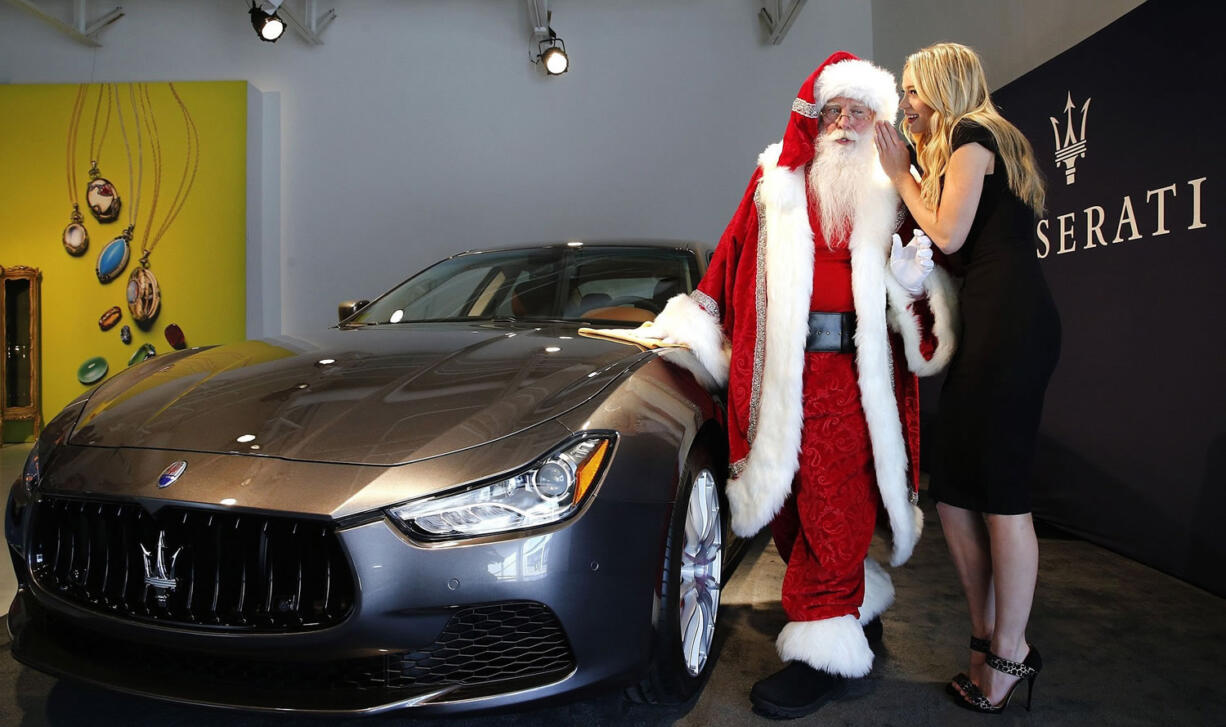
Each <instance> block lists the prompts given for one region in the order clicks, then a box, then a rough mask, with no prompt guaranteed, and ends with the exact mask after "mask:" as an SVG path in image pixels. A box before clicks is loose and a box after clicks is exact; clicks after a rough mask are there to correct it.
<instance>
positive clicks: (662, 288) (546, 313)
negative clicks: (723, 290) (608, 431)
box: [353, 246, 698, 323]
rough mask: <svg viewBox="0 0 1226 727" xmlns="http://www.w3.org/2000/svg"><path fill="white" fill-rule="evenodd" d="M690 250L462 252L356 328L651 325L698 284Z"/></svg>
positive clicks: (397, 292)
mask: <svg viewBox="0 0 1226 727" xmlns="http://www.w3.org/2000/svg"><path fill="white" fill-rule="evenodd" d="M697 282H698V278H697V259H696V258H695V256H694V254H693V253H692V252H690V251H688V250H684V249H670V248H659V247H628V246H627V247H616V246H591V247H583V248H572V247H565V248H563V247H548V248H527V249H523V250H499V251H492V252H482V253H468V254H464V255H457V256H456V257H454V258H450V259H448V260H444V261H443V262H441V263H438V264H436V265H434V266H432V267H429V268H427V269H426V270H424V271H422V272H421V273H419V274H417V275H415V276H414V277H412V278H410V279H409V280H407V281H405V282H404V283H402V284H401V285H399V286H397V287H396V288H394V289H392V290H391V291H390V292H388V293H386V294H385V295H383V296H382V297H380V298H379V299H378V300H376V301H375V302H374V303H372V304H370V305H369V306H367V307H366V308H364V309H363V310H362V311H361V312H360V313H359V314H358V315H357V316H356V317H355V318H354V319H353V322H355V323H401V322H410V321H430V320H454V319H464V318H474V319H480V318H492V317H514V318H522V319H533V318H550V319H558V318H562V319H569V320H576V321H583V320H620V321H634V320H650V319H651V318H653V317H654V315H655V313H658V312H659V311H660V310H661V309H662V308H663V307H664V304H665V303H666V302H667V301H668V299H669V298H670V297H672V296H673V295H676V294H678V293H688V292H690V291H691V290H693V288H694V286H695V285H696V284H697Z"/></svg>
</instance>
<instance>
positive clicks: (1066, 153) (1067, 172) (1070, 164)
mask: <svg viewBox="0 0 1226 727" xmlns="http://www.w3.org/2000/svg"><path fill="white" fill-rule="evenodd" d="M1075 108H1076V106H1074V105H1073V92H1072V91H1069V92H1068V103H1066V104H1065V105H1064V114H1065V116H1066V117H1067V120H1066V122H1065V127H1064V139H1063V140H1061V139H1060V122H1059V121H1056V117H1054V116H1049V117H1047V118H1049V119H1051V130H1052V133H1053V134H1055V136H1056V166H1057V167H1058V166H1060V165H1061V164H1063V165H1064V183H1065V184H1072V183H1073V182H1074V181H1076V175H1077V170H1076V169H1075V165H1076V164H1077V158H1078V157H1084V156H1085V155H1086V110H1087V109H1089V108H1090V98H1088V97H1087V98H1086V102H1085V103H1084V104H1082V106H1081V136H1078V135H1077V134H1076V133H1075V132H1074V131H1073V109H1075Z"/></svg>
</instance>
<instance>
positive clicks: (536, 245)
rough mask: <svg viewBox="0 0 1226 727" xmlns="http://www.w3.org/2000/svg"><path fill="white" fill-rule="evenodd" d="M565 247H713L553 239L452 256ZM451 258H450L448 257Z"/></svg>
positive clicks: (666, 242)
mask: <svg viewBox="0 0 1226 727" xmlns="http://www.w3.org/2000/svg"><path fill="white" fill-rule="evenodd" d="M564 247H654V248H660V249H667V250H688V251H691V252H694V253H696V254H698V255H699V256H700V257H702V256H705V255H706V253H707V252H709V251H710V250H711V247H710V246H709V245H707V244H706V243H703V242H698V241H696V240H669V239H630V240H623V239H612V240H577V239H576V240H568V241H556V240H555V241H551V242H525V243H516V244H510V245H500V246H498V247H488V248H480V249H473V250H465V251H464V252H459V253H456V254H455V255H452V256H451V257H459V256H461V255H473V254H476V253H483V252H502V251H504V250H532V249H553V248H564ZM448 259H450V258H448Z"/></svg>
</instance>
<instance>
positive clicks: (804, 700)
mask: <svg viewBox="0 0 1226 727" xmlns="http://www.w3.org/2000/svg"><path fill="white" fill-rule="evenodd" d="M897 106H898V96H897V93H896V91H895V86H894V77H893V76H892V75H891V74H890V73H889V72H888V71H885V70H883V69H881V68H878V67H876V66H874V65H872V64H871V63H868V62H866V61H863V60H860V59H858V58H856V57H855V56H853V55H852V54H850V53H846V52H838V53H835V54H834V55H832V56H830V58H828V59H827V60H826V61H825V62H824V63H823V64H822V65H821V66H819V67H818V68H817V69H816V70H815V71H814V72H813V73H812V74H811V75H810V76H809V78H808V79H806V80H805V83H804V85H803V86H802V87H801V89H800V93H799V94H798V98H797V99H796V100H795V101H794V102H793V103H792V114H791V118H790V121H789V124H788V127H787V130H786V132H785V134H784V138H783V141H782V142H781V143H778V144H774V145H772V146H770V147H767V149H766V151H764V152H763V153H762V154H761V156H760V157H759V159H758V168H757V170H756V171H755V172H754V175H753V178H752V179H751V180H750V183H749V188H748V189H747V190H746V192H745V196H744V198H743V200H742V201H741V205H740V207H739V208H738V209H737V212H736V216H734V217H733V218H732V222H731V223H730V224H729V225H728V228H727V230H726V231H725V232H724V234H723V236H722V237H721V238H720V241H719V246H718V247H717V248H716V250H715V255H714V257H713V258H712V259H711V264H710V267H709V268H708V270H707V273H706V275H705V276H704V277H703V279H702V281H701V282H700V283H699V285H698V289H697V290H696V291H695V292H694V293H692V294H690V295H689V296H684V295H682V296H677V297H675V298H673V299H671V300H670V301H669V303H668V306H667V307H666V308H665V309H664V311H663V312H662V313H661V314H660V315H659V316H658V317H657V318H656V320H655V321H654V322H653V323H651V324H647V325H646V326H644V327H643V328H641V329H639V330H638V331H637V333H638V334H639V335H646V336H651V337H655V338H660V339H665V340H667V341H670V342H677V343H684V344H687V345H688V346H689V347H690V348H691V349H692V350H693V351H694V353H695V355H696V358H697V359H698V361H699V362H701V364H702V366H703V367H705V369H706V371H705V372H704V373H705V374H707V375H709V380H711V381H713V382H714V384H715V385H716V386H719V387H726V388H727V392H728V393H727V399H726V400H727V404H728V438H729V461H730V467H729V470H730V471H729V480H728V487H727V494H728V500H729V504H730V506H731V509H732V528H733V530H734V531H736V532H737V533H738V534H739V535H742V536H746V537H748V536H751V535H753V534H755V533H757V532H758V531H759V530H761V529H762V528H763V527H766V526H767V525H770V526H771V530H772V533H773V535H774V538H775V543H776V545H777V547H778V549H779V552H780V554H781V555H782V556H783V558H784V559H785V560H786V561H787V570H786V573H785V575H784V579H783V586H782V590H783V608H784V611H785V612H786V614H787V617H788V620H789V623H788V624H787V625H786V626H785V627H784V629H783V631H782V632H781V633H780V634H779V638H778V640H777V647H778V651H779V656H780V657H781V658H782V659H783V660H784V661H788V662H791V663H790V664H788V665H787V666H785V667H784V668H783V669H782V670H781V671H779V672H777V673H776V674H774V675H772V676H769V677H767V678H765V679H763V680H761V681H759V682H758V683H757V684H755V685H754V688H753V691H752V692H751V694H750V697H751V700H752V701H753V704H754V707H755V709H756V710H757V711H759V712H760V713H762V714H764V715H766V716H770V717H777V718H788V717H798V716H802V715H805V714H808V713H810V712H812V711H814V710H816V709H817V708H819V707H820V706H821V705H822V704H824V703H826V702H827V701H829V700H830V699H833V698H836V697H838V696H839V695H840V694H842V692H843V691H844V690H845V689H846V686H847V682H848V680H850V679H855V678H859V677H863V676H865V675H866V674H868V672H869V670H870V669H871V668H872V663H873V652H872V649H871V648H870V647H869V643H868V639H867V638H866V633H865V632H866V630H868V631H870V632H871V631H872V630H873V628H874V627H879V626H880V621H879V620H877V618H878V616H879V615H880V614H881V613H882V612H883V611H884V610H885V609H886V608H887V607H888V606H889V605H890V603H891V602H892V601H893V597H894V590H893V586H892V584H891V582H890V578H889V576H888V575H887V574H886V572H885V571H884V570H883V569H882V568H881V566H879V565H877V564H876V563H875V562H874V561H872V560H871V559H868V558H867V554H868V547H869V542H870V540H871V538H872V534H873V530H874V525H875V523H876V521H877V515H878V510H879V508H882V509H884V511H885V514H886V515H887V518H886V519H888V521H889V525H890V529H891V531H892V534H893V551H892V557H891V565H894V566H897V565H901V564H902V563H904V562H905V561H906V560H907V559H908V558H909V557H910V555H911V551H912V549H913V548H914V547H915V544H916V541H917V540H918V538H919V534H920V529H921V526H922V523H923V516H922V514H921V512H920V510H919V508H917V507H916V506H915V504H914V503H915V501H916V495H917V491H918V490H917V488H918V483H919V473H918V466H917V465H918V461H919V460H918V455H919V400H918V397H917V393H916V389H917V382H916V374H920V375H923V374H931V373H935V372H937V371H938V370H940V369H941V368H942V367H943V366H944V365H945V364H946V363H947V362H948V361H949V358H950V356H951V355H952V353H953V349H954V335H953V331H954V330H956V329H955V324H954V315H955V311H954V306H955V296H954V292H953V289H952V287H951V285H950V279H949V278H948V276H947V275H946V274H945V273H944V271H942V270H941V269H939V268H937V269H935V270H934V266H933V261H932V252H931V248H930V244H931V243H930V242H929V241H928V239H927V238H926V237H924V236H923V234H922V233H920V232H919V231H915V235H914V237H912V239H911V241H910V242H909V243H908V244H907V245H905V246H904V245H903V244H902V240H901V238H900V236H899V235H898V234H896V233H897V231H899V230H906V231H907V234H908V235H909V236H910V233H911V225H904V222H906V221H907V219H906V215H905V213H904V210H903V208H902V206H901V205H900V202H899V198H898V196H897V194H896V193H895V192H894V188H893V186H892V185H891V184H890V181H889V179H888V178H887V177H886V176H885V174H884V173H883V172H882V170H881V168H880V166H879V164H878V162H877V152H876V149H875V147H874V144H873V135H872V130H873V122H874V121H875V120H878V119H886V120H890V121H892V120H893V119H894V115H895V111H896V109H897ZM866 627H867V628H866ZM878 633H879V631H878Z"/></svg>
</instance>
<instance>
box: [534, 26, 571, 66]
mask: <svg viewBox="0 0 1226 727" xmlns="http://www.w3.org/2000/svg"><path fill="white" fill-rule="evenodd" d="M536 47H537V54H536V60H534V61H533V63H540V64H541V65H543V66H544V67H545V73H546V74H547V75H550V76H560V75H562V74H563V73H566V72H567V71H568V70H570V58H569V57H568V56H567V55H566V41H564V40H562V39H561V38H559V37H558V34H557V33H555V32H553V28H550V29H549V37H548V38H544V39H542V40H541V41H540V42H538V43H537V45H536Z"/></svg>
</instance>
